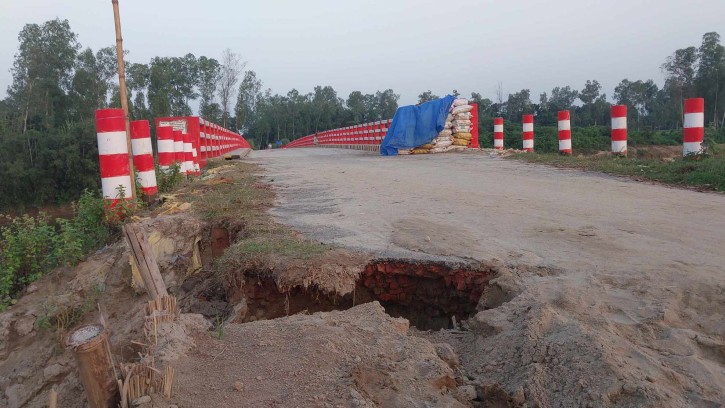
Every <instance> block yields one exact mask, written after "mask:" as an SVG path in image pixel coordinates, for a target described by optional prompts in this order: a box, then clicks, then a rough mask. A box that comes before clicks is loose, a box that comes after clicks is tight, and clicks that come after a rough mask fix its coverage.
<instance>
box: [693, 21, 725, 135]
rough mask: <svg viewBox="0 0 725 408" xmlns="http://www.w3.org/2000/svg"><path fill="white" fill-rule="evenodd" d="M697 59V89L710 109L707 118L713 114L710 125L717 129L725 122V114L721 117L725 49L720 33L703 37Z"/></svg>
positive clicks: (712, 33) (723, 104) (723, 110)
mask: <svg viewBox="0 0 725 408" xmlns="http://www.w3.org/2000/svg"><path fill="white" fill-rule="evenodd" d="M697 57H698V62H699V63H698V65H697V73H696V74H695V88H696V89H697V93H698V95H700V96H701V97H703V98H705V105H706V106H708V107H709V108H708V111H709V112H706V115H705V116H706V117H707V115H709V114H712V116H711V118H712V121H711V122H710V123H712V124H713V125H714V126H715V127H717V126H718V122H720V121H721V120H722V121H725V114H724V115H723V117H722V118H721V117H720V114H721V113H725V98H723V97H722V96H721V93H722V92H723V87H724V86H725V47H723V46H722V44H720V35H719V34H718V33H715V32H710V33H706V34H705V35H704V36H703V37H702V45H700V48H699V49H698V50H697ZM710 109H711V110H710Z"/></svg>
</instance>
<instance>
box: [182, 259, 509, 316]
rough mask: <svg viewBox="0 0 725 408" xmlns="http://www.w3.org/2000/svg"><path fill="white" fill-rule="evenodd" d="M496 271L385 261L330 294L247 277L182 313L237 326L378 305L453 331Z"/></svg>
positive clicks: (209, 292)
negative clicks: (345, 288)
mask: <svg viewBox="0 0 725 408" xmlns="http://www.w3.org/2000/svg"><path fill="white" fill-rule="evenodd" d="M494 274H495V270H494V269H493V268H484V269H471V268H468V267H464V266H450V265H448V264H446V263H442V262H417V261H399V260H380V261H375V262H372V263H370V264H368V265H367V266H366V267H365V269H364V271H362V273H360V275H359V278H358V280H357V281H356V284H355V290H354V291H353V292H352V293H348V294H345V295H340V294H336V293H325V292H323V291H321V290H318V289H317V288H315V287H314V286H313V287H308V288H302V287H293V288H291V289H288V290H280V288H279V287H278V286H277V284H276V283H275V281H274V280H273V279H272V278H271V277H265V274H263V273H253V272H248V273H246V274H245V283H244V285H241V286H240V287H234V288H231V289H226V290H225V289H222V288H220V287H215V288H209V289H207V290H205V291H203V292H201V293H198V294H197V295H196V296H195V297H194V298H193V301H191V302H186V303H185V305H183V306H182V309H183V310H184V311H187V312H192V313H201V314H204V315H205V316H207V317H209V318H211V319H219V318H220V316H221V317H222V318H224V320H225V321H228V322H234V323H248V322H253V321H257V320H266V319H276V318H280V317H285V316H289V315H293V314H298V313H308V314H311V313H315V312H328V311H333V310H345V309H349V308H351V307H353V306H355V305H359V304H362V303H367V302H372V301H376V300H377V301H378V302H380V304H381V305H382V306H383V307H384V308H385V311H386V312H387V313H388V314H389V315H391V316H393V317H403V318H406V319H408V320H409V321H410V324H411V326H414V327H416V328H417V329H419V330H441V329H453V328H455V325H456V323H457V322H461V321H463V320H465V319H467V318H469V317H470V316H471V315H473V314H475V312H476V310H477V306H478V301H479V299H480V298H481V295H482V294H483V291H484V289H485V288H486V286H487V285H488V282H489V281H490V280H491V279H492V278H493V277H494Z"/></svg>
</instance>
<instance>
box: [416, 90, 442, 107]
mask: <svg viewBox="0 0 725 408" xmlns="http://www.w3.org/2000/svg"><path fill="white" fill-rule="evenodd" d="M438 98H439V96H437V95H433V92H431V91H430V90H427V91H425V92H423V93H422V94H420V95H418V103H419V104H420V103H426V102H430V101H432V100H434V99H438Z"/></svg>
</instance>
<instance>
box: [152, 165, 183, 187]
mask: <svg viewBox="0 0 725 408" xmlns="http://www.w3.org/2000/svg"><path fill="white" fill-rule="evenodd" d="M183 181H184V176H183V175H182V174H181V166H179V163H174V164H172V165H171V166H169V168H168V169H167V170H161V168H160V167H159V165H158V164H157V165H156V184H157V185H158V188H159V192H160V193H168V192H170V191H173V190H174V189H175V188H176V187H178V186H179V185H180V184H181V183H182V182H183Z"/></svg>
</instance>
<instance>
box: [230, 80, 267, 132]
mask: <svg viewBox="0 0 725 408" xmlns="http://www.w3.org/2000/svg"><path fill="white" fill-rule="evenodd" d="M261 91H262V81H260V80H259V79H257V73H256V72H254V71H251V70H250V71H247V72H245V73H244V79H243V80H242V83H241V85H239V94H238V97H237V104H236V106H235V108H234V112H235V115H236V121H237V128H238V129H248V128H250V127H251V123H252V121H253V120H254V115H255V114H256V113H257V104H258V102H259V100H260V99H261V97H262V95H261Z"/></svg>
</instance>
